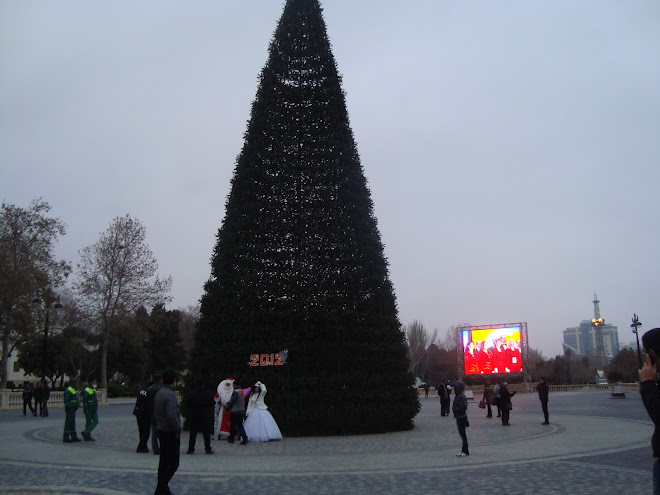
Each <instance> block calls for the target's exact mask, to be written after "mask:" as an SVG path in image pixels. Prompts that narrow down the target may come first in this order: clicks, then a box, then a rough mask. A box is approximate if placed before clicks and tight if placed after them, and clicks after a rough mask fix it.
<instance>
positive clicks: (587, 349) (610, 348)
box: [563, 294, 619, 360]
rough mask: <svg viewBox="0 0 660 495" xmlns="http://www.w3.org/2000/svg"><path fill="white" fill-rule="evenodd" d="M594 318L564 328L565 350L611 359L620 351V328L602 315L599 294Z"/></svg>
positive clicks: (575, 354) (574, 353) (577, 354)
mask: <svg viewBox="0 0 660 495" xmlns="http://www.w3.org/2000/svg"><path fill="white" fill-rule="evenodd" d="M593 303H594V318H593V319H591V320H583V321H582V322H580V325H579V326H577V327H571V328H567V329H566V330H564V343H563V346H564V351H566V350H570V351H571V353H572V354H573V355H574V356H590V357H602V360H610V359H612V358H613V357H614V356H616V355H617V353H618V352H619V330H618V328H617V327H615V326H614V325H610V324H607V323H605V320H604V319H603V318H601V316H600V308H599V306H598V304H599V303H600V301H599V300H598V296H597V295H596V294H594V300H593Z"/></svg>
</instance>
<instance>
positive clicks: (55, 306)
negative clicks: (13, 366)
mask: <svg viewBox="0 0 660 495" xmlns="http://www.w3.org/2000/svg"><path fill="white" fill-rule="evenodd" d="M32 302H33V303H35V304H41V303H42V302H43V303H44V304H45V306H46V322H45V325H44V350H43V356H42V365H41V368H42V370H41V374H42V375H43V378H46V377H47V376H48V330H49V327H48V322H49V319H50V309H51V307H52V308H53V309H54V310H56V311H57V310H58V309H62V308H63V307H64V306H62V304H61V303H60V301H59V298H58V300H57V301H56V302H55V303H54V304H53V302H50V303H49V302H47V301H42V299H41V298H40V297H38V296H37V297H36V298H35V299H34V300H33V301H32Z"/></svg>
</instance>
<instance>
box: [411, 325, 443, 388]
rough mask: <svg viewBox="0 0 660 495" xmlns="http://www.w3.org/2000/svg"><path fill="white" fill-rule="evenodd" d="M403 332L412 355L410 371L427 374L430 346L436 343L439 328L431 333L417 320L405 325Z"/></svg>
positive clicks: (416, 373)
mask: <svg viewBox="0 0 660 495" xmlns="http://www.w3.org/2000/svg"><path fill="white" fill-rule="evenodd" d="M403 332H404V334H405V336H406V341H407V344H408V355H409V357H410V371H411V372H413V373H414V374H415V375H417V376H419V375H425V374H426V368H427V362H428V358H429V353H428V352H427V350H428V347H429V346H430V345H431V344H435V343H436V340H437V339H438V330H437V329H436V330H433V333H431V334H429V333H428V332H427V331H426V328H424V325H423V324H422V323H421V322H419V321H417V320H415V321H413V322H412V323H410V324H408V325H404V327H403Z"/></svg>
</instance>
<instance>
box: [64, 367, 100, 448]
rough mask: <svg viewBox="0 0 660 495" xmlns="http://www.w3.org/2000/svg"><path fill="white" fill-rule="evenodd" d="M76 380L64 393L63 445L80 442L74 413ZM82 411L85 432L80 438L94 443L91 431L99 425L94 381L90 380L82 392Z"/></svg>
mask: <svg viewBox="0 0 660 495" xmlns="http://www.w3.org/2000/svg"><path fill="white" fill-rule="evenodd" d="M78 402H79V401H78V379H77V378H73V379H72V380H71V381H70V382H69V386H68V387H67V388H66V390H65V391H64V415H65V417H64V435H63V439H62V441H63V442H64V443H72V442H80V438H78V433H77V432H76V411H77V410H78ZM82 404H83V411H84V412H85V430H84V431H83V432H82V437H83V439H84V440H85V441H86V442H94V441H95V440H94V439H93V438H92V430H93V429H94V428H96V426H97V425H98V423H99V417H98V398H97V395H96V380H90V382H89V384H88V386H87V387H85V389H84V390H83V392H82Z"/></svg>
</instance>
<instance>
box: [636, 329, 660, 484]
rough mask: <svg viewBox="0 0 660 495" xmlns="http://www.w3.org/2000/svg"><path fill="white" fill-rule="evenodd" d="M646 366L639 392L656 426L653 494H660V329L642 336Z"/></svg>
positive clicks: (640, 372)
mask: <svg viewBox="0 0 660 495" xmlns="http://www.w3.org/2000/svg"><path fill="white" fill-rule="evenodd" d="M642 342H643V343H644V352H646V356H645V357H644V360H645V362H644V366H643V367H642V369H641V370H639V381H640V385H639V391H640V393H641V394H642V401H643V402H644V407H645V408H646V412H647V413H648V415H649V417H650V418H651V421H653V424H654V425H655V429H654V430H653V436H652V437H651V448H652V449H653V494H654V495H656V494H660V434H659V432H658V425H660V387H659V386H658V361H659V360H660V328H654V329H652V330H649V331H648V332H646V333H645V334H644V335H643V336H642Z"/></svg>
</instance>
